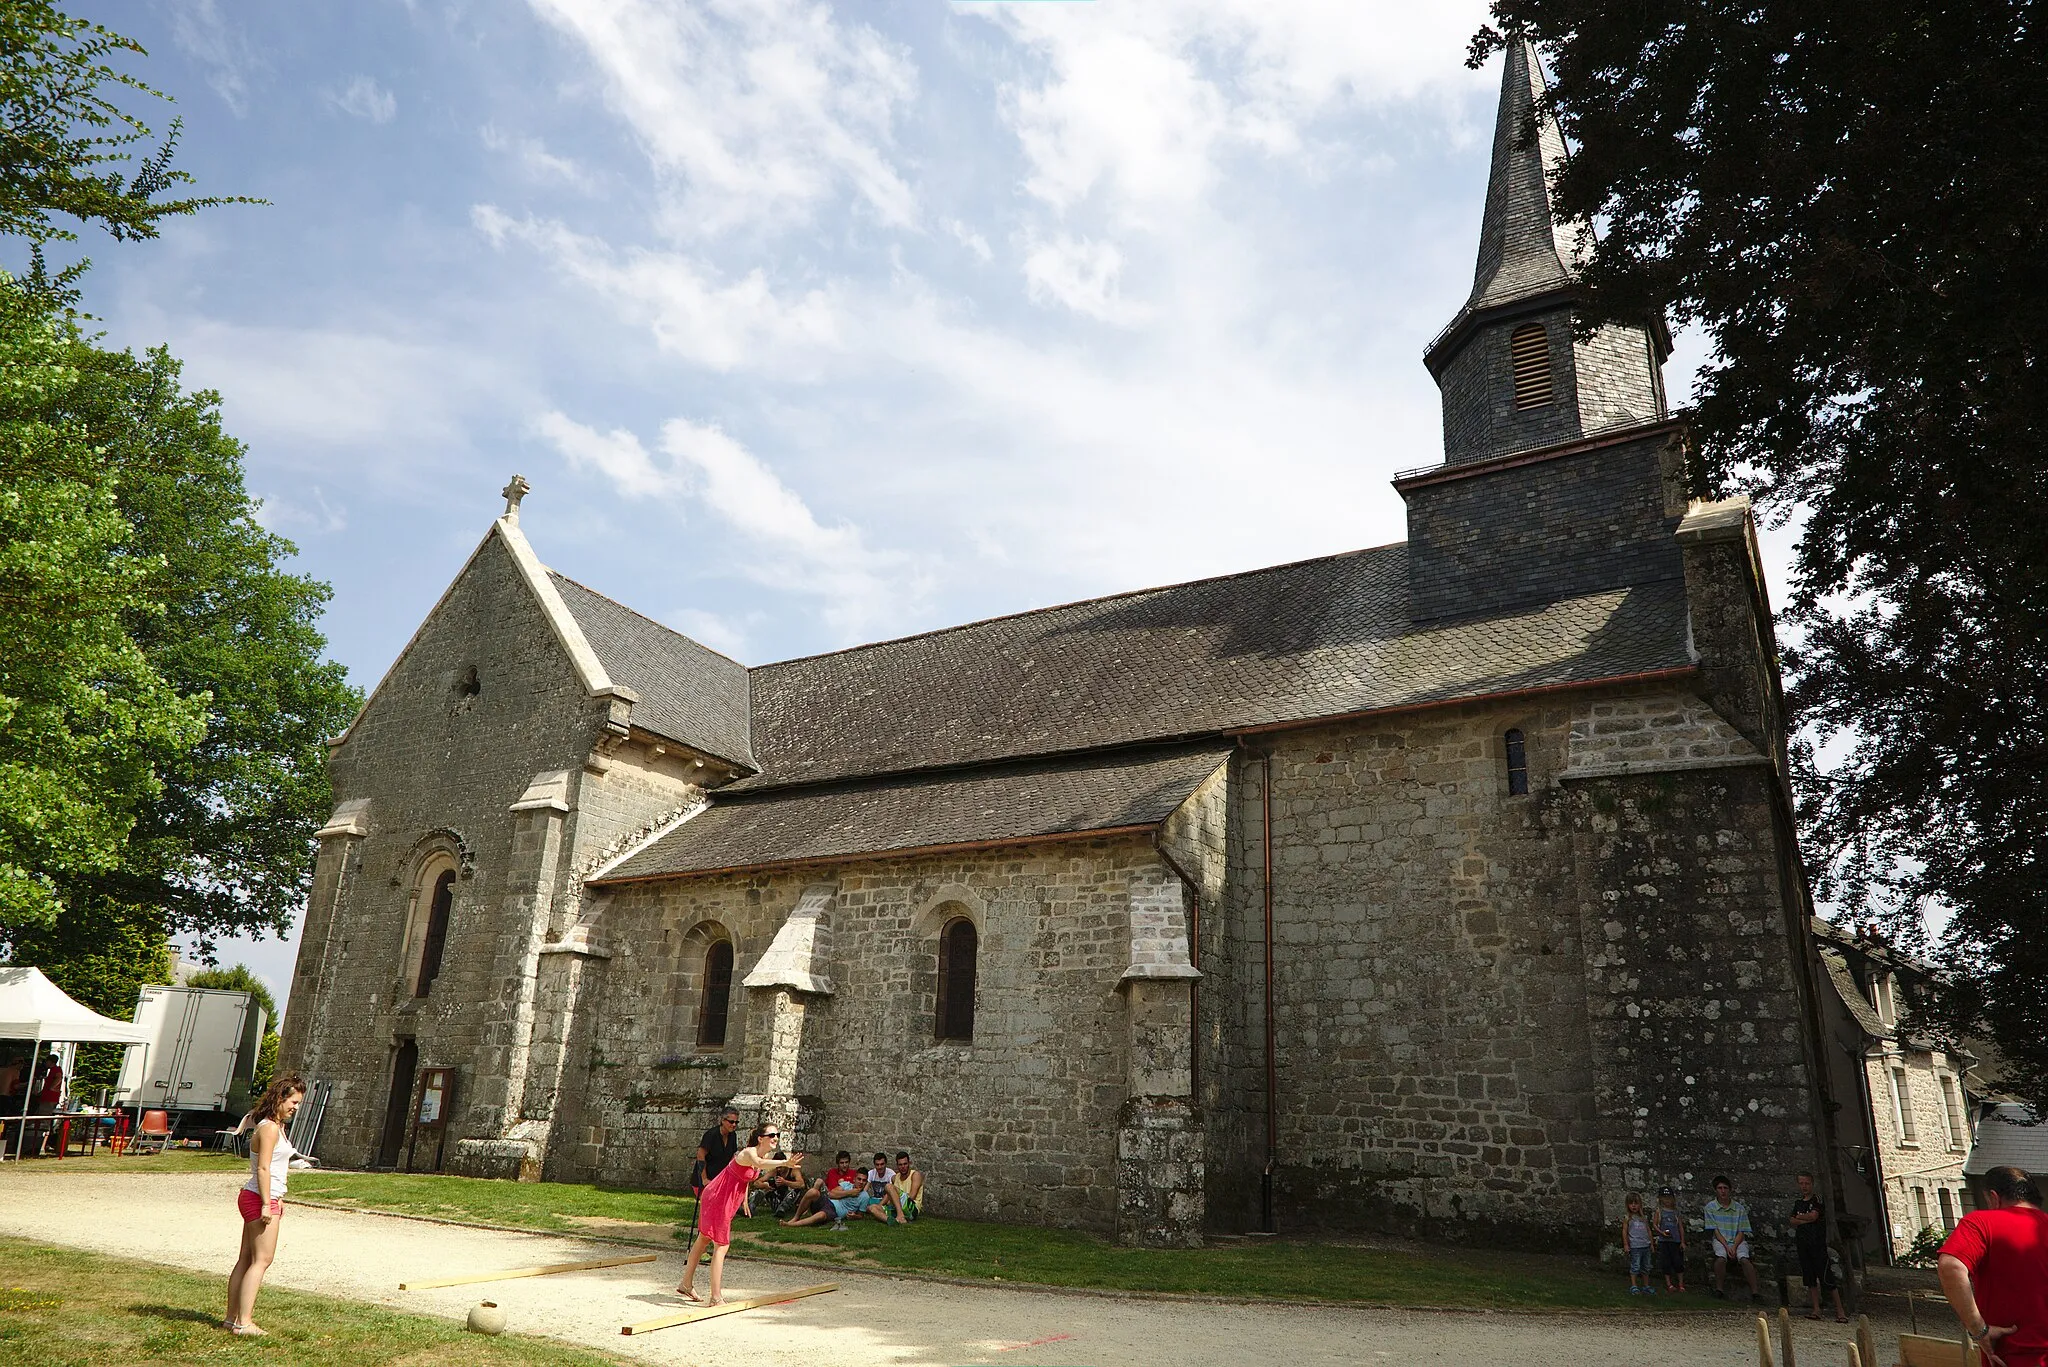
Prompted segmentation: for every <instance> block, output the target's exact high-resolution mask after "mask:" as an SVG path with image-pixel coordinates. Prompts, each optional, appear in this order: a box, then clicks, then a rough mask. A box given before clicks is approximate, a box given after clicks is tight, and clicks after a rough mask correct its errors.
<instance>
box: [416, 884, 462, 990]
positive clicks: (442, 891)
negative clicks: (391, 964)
mask: <svg viewBox="0 0 2048 1367" xmlns="http://www.w3.org/2000/svg"><path fill="white" fill-rule="evenodd" d="M454 906H455V870H453V869H449V870H446V871H445V872H443V873H442V875H441V876H440V877H439V878H438V879H436V880H435V882H434V900H433V902H432V903H431V904H430V906H429V909H428V911H427V933H426V935H425V937H424V943H422V944H421V946H420V976H419V986H417V987H415V988H414V989H413V995H414V996H415V997H424V996H426V995H427V993H428V992H429V991H430V990H431V989H432V988H433V986H434V979H435V978H437V977H439V976H440V975H441V949H442V947H443V946H444V945H446V944H447V943H448V913H449V912H450V911H451V910H453V909H454Z"/></svg>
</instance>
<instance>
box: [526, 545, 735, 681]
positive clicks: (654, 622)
mask: <svg viewBox="0 0 2048 1367" xmlns="http://www.w3.org/2000/svg"><path fill="white" fill-rule="evenodd" d="M541 568H543V569H545V570H546V571H547V572H548V573H549V574H551V575H553V576H554V577H555V578H557V579H559V580H561V581H562V582H563V583H565V584H572V585H574V586H575V587H577V588H579V589H582V590H583V591H584V592H585V593H587V594H589V595H590V596H591V597H592V598H602V599H604V601H605V602H607V603H610V604H611V605H612V606H613V607H615V608H617V609H618V610H619V611H620V612H624V613H630V614H631V615H632V616H635V617H638V618H639V619H640V620H641V621H643V622H645V623H647V624H648V625H649V626H656V627H660V628H661V629H662V630H663V631H665V632H667V633H668V634H669V635H671V636H678V637H681V638H682V639H683V640H685V641H688V642H689V643H690V644H691V645H693V646H695V647H697V648H698V649H699V650H703V651H707V652H709V653H710V654H713V655H716V656H717V657H718V658H719V659H721V660H724V661H725V662H726V663H727V664H731V665H738V666H739V668H741V669H746V670H751V669H752V668H753V667H752V666H750V665H744V664H740V662H739V661H738V660H735V659H733V657H732V656H730V655H728V654H726V653H725V652H724V651H722V650H720V649H718V648H717V647H716V646H707V645H705V644H704V643H703V642H702V641H700V640H698V639H697V638H696V637H694V636H692V635H691V634H690V633H689V632H687V631H677V630H676V629H675V628H674V627H672V626H670V625H669V624H668V623H666V622H664V621H662V620H661V619H660V618H658V617H649V616H648V615H647V614H646V613H644V612H642V611H640V610H639V609H638V608H629V607H627V606H626V605H625V604H624V603H621V602H620V601H619V600H618V599H616V598H614V597H612V596H611V595H610V594H608V593H601V592H599V591H598V590H597V589H594V588H592V587H590V585H588V584H586V583H584V582H583V581H582V580H580V579H571V578H570V577H569V576H568V575H566V574H563V573H562V572H561V571H560V570H558V569H555V568H554V567H553V566H551V565H543V566H542V567H541Z"/></svg>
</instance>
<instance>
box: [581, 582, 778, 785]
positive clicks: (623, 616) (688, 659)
mask: <svg viewBox="0 0 2048 1367" xmlns="http://www.w3.org/2000/svg"><path fill="white" fill-rule="evenodd" d="M548 578H549V579H550V580H552V581H553V582H554V586H555V589H556V591H557V592H559V593H560V594H561V595H562V601H563V602H564V603H566V604H568V607H569V612H570V615H571V616H573V617H575V619H576V625H577V626H579V627H581V628H583V635H584V638H585V639H586V640H588V641H589V642H590V648H591V649H592V650H593V651H595V652H596V653H597V658H598V659H599V661H601V662H602V663H603V665H604V668H605V673H607V674H609V675H610V676H611V677H612V680H613V682H615V683H621V684H624V685H625V686H626V687H628V688H630V689H632V690H633V691H634V692H635V693H638V694H639V695H640V701H638V702H636V703H634V704H633V725H635V726H638V727H640V728H642V729H643V730H647V731H652V732H653V733H654V734H655V735H658V736H666V737H667V738H668V739H670V740H673V741H677V742H679V743H681V744H684V745H689V746H693V747H695V748H696V749H699V750H702V751H704V752H705V753H706V754H710V755H714V756H716V757H717V758H719V759H723V760H730V761H732V762H733V763H735V764H743V765H746V766H747V767H748V768H755V767H757V766H756V765H755V764H754V758H753V751H752V748H751V747H750V746H749V744H748V730H749V721H748V715H747V712H748V689H747V668H746V666H745V665H742V664H740V663H739V662H738V661H736V660H728V659H727V658H725V656H723V655H720V654H719V653H718V652H717V651H715V650H712V649H710V648H709V647H706V646H701V645H699V644H697V643H696V642H695V641H693V640H691V639H690V638H689V637H687V636H685V635H683V634H682V633H681V632H678V631H673V630H671V629H669V628H668V627H665V626H663V625H662V624H661V623H659V622H657V621H654V620H653V619H652V618H648V617H642V616H641V615H640V614H639V613H637V612H635V611H633V610H632V609H631V608H628V607H625V606H623V605H622V604H619V603H615V602H613V601H612V600H611V599H609V598H607V597H605V596H604V595H603V594H601V593H598V592H596V591H595V590H593V589H587V588H585V587H584V586H583V585H581V584H579V583H577V582H576V581H575V580H573V579H569V578H565V577H564V576H562V575H559V574H556V573H555V572H554V571H553V570H549V571H548Z"/></svg>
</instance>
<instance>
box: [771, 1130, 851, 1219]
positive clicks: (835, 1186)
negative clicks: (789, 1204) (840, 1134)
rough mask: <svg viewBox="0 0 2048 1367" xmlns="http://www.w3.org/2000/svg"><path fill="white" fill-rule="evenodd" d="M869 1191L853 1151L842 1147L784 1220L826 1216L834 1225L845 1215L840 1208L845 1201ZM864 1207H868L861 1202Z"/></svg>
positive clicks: (849, 1202)
mask: <svg viewBox="0 0 2048 1367" xmlns="http://www.w3.org/2000/svg"><path fill="white" fill-rule="evenodd" d="M866 1195H867V1189H866V1184H865V1183H864V1182H863V1181H862V1180H861V1175H860V1169H859V1168H856V1167H855V1166H854V1165H853V1155H852V1154H850V1153H848V1152H847V1151H846V1150H845V1149H841V1150H840V1151H839V1152H838V1153H837V1154H835V1155H833V1158H832V1166H831V1167H830V1168H827V1169H826V1170H825V1175H824V1177H823V1178H821V1179H819V1181H818V1183H817V1184H816V1185H815V1186H813V1187H812V1188H811V1189H810V1190H809V1191H807V1192H805V1193H804V1194H803V1197H802V1199H800V1200H799V1201H798V1202H797V1203H796V1210H795V1212H794V1213H793V1214H791V1215H790V1216H789V1218H788V1219H786V1220H784V1221H783V1222H782V1223H783V1224H785V1225H789V1226H791V1227H796V1226H799V1225H819V1224H823V1223H824V1222H825V1221H826V1220H827V1219H830V1220H832V1221H833V1223H834V1225H835V1226H838V1225H840V1224H843V1223H844V1221H845V1219H846V1216H845V1215H844V1214H841V1213H840V1212H839V1206H840V1204H841V1203H842V1202H844V1203H847V1204H849V1205H850V1204H851V1203H852V1202H853V1201H854V1200H855V1199H856V1198H862V1197H865V1196H866ZM861 1209H863V1210H865V1209H866V1207H865V1206H862V1207H861Z"/></svg>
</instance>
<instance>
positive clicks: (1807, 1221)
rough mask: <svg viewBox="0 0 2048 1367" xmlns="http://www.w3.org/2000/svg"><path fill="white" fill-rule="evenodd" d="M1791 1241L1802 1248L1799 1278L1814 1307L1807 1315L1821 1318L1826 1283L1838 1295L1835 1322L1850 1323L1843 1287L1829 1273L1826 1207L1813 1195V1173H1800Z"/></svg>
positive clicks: (1812, 1317) (1794, 1203) (1800, 1250)
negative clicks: (1822, 1294)
mask: <svg viewBox="0 0 2048 1367" xmlns="http://www.w3.org/2000/svg"><path fill="white" fill-rule="evenodd" d="M1792 1242H1793V1244H1794V1246H1795V1247H1797V1249H1798V1250H1799V1280H1800V1281H1802V1282H1805V1283H1806V1290H1807V1294H1808V1295H1810V1296H1811V1297H1812V1298H1813V1309H1812V1310H1810V1311H1808V1312H1807V1316H1806V1318H1808V1319H1810V1320H1817V1319H1819V1318H1820V1289H1821V1288H1822V1287H1823V1286H1825V1287H1826V1288H1827V1289H1828V1291H1829V1292H1830V1293H1831V1294H1832V1295H1833V1296H1834V1298H1835V1322H1836V1323H1838V1324H1847V1323H1848V1322H1849V1316H1848V1314H1847V1313H1846V1312H1845V1311H1844V1310H1843V1309H1842V1288H1841V1287H1840V1286H1838V1285H1836V1284H1835V1279H1834V1278H1833V1277H1831V1276H1829V1275H1828V1221H1827V1207H1826V1206H1824V1205H1822V1204H1821V1199H1820V1198H1819V1197H1818V1196H1816V1195H1814V1194H1813V1174H1812V1173H1810V1172H1802V1173H1800V1174H1799V1199H1798V1200H1797V1201H1794V1202H1793V1203H1792Z"/></svg>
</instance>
